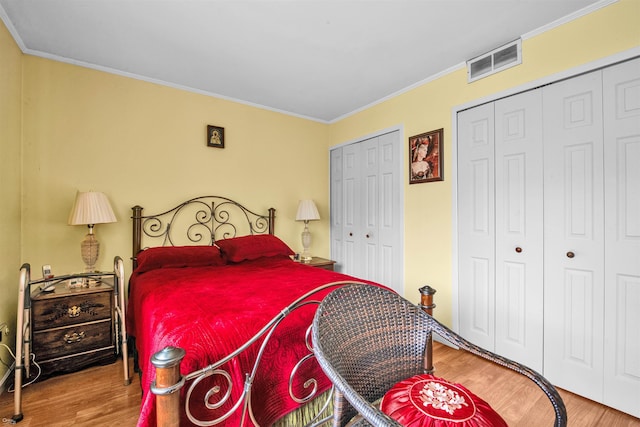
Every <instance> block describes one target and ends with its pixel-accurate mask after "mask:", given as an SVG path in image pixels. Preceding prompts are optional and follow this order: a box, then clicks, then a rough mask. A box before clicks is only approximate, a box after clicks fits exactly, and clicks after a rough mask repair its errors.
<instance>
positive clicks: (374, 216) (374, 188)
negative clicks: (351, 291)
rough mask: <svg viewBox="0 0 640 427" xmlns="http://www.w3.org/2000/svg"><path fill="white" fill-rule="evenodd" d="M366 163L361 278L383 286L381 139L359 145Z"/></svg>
mask: <svg viewBox="0 0 640 427" xmlns="http://www.w3.org/2000/svg"><path fill="white" fill-rule="evenodd" d="M358 146H359V148H360V156H361V162H362V169H361V179H362V187H361V188H362V189H361V191H360V212H361V222H362V229H361V232H360V234H359V235H358V236H357V238H358V239H359V240H360V242H361V247H362V255H363V256H362V257H361V258H362V259H361V262H363V263H364V265H363V268H364V275H361V276H360V277H362V278H365V279H369V280H373V281H375V282H382V280H381V279H382V278H381V274H380V272H381V271H382V268H381V266H380V264H379V257H380V251H379V247H378V227H379V210H380V197H379V193H380V187H379V178H378V169H379V163H380V162H379V157H380V153H379V149H378V138H377V137H376V138H371V139H368V140H366V141H363V142H361V143H359V144H358Z"/></svg>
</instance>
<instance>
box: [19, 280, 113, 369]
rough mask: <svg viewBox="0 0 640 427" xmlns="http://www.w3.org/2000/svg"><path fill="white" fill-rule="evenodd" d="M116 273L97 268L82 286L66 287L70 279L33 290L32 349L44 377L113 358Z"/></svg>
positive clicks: (107, 361)
mask: <svg viewBox="0 0 640 427" xmlns="http://www.w3.org/2000/svg"><path fill="white" fill-rule="evenodd" d="M69 277H71V278H73V276H69ZM114 277H115V274H114V273H104V274H102V273H101V274H100V275H99V276H93V277H90V278H89V277H85V278H83V280H85V283H86V284H87V285H88V286H86V287H77V288H71V289H70V288H69V283H70V279H69V280H64V281H61V282H59V283H57V284H56V285H55V286H53V287H52V289H53V291H49V292H44V291H42V290H41V288H40V286H38V287H36V289H35V290H34V291H33V292H32V294H31V325H32V334H31V339H32V351H33V353H34V354H35V360H36V362H37V363H38V364H39V365H40V367H41V369H42V374H41V375H42V376H43V377H48V376H50V375H52V374H54V373H61V372H73V371H77V370H79V369H81V368H83V367H85V366H88V365H93V364H99V363H112V362H114V361H115V360H116V334H115V327H116V325H115V322H116V316H115V313H116V312H115V307H114ZM54 280H55V279H54Z"/></svg>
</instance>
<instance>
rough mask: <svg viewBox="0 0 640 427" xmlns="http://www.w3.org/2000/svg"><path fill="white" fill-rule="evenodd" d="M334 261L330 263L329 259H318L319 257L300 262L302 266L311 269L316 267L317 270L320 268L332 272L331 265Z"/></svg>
mask: <svg viewBox="0 0 640 427" xmlns="http://www.w3.org/2000/svg"><path fill="white" fill-rule="evenodd" d="M335 263H336V262H335V261H332V260H330V259H325V258H320V257H315V256H314V257H313V258H311V261H306V262H305V261H302V264H308V265H310V266H312V267H318V268H322V269H324V270H329V271H333V265H334V264H335Z"/></svg>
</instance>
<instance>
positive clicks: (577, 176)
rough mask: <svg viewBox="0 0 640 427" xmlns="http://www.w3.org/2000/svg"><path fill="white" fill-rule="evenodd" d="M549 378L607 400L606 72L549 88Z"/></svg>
mask: <svg viewBox="0 0 640 427" xmlns="http://www.w3.org/2000/svg"><path fill="white" fill-rule="evenodd" d="M543 111H544V118H543V120H544V204H545V208H544V210H545V216H544V224H545V225H544V227H545V233H544V238H545V248H544V253H545V254H544V265H545V272H544V312H545V314H544V318H545V325H544V354H545V357H544V374H545V376H546V377H547V378H548V379H549V380H550V381H551V382H552V383H553V384H555V385H557V386H559V387H561V388H564V389H567V390H570V391H573V392H575V393H578V394H580V395H582V396H585V397H588V398H590V399H593V400H597V401H602V381H603V380H602V378H603V332H604V331H603V324H604V322H603V310H602V308H603V301H604V238H603V235H604V209H603V184H604V183H603V160H602V155H603V128H602V83H601V72H599V71H598V72H593V73H590V74H586V75H584V76H580V77H575V78H572V79H570V80H566V81H563V82H559V83H555V84H553V85H550V86H547V87H545V88H544V89H543Z"/></svg>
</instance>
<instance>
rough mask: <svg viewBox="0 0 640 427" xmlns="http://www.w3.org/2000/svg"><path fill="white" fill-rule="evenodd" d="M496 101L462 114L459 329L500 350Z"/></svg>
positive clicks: (459, 185)
mask: <svg viewBox="0 0 640 427" xmlns="http://www.w3.org/2000/svg"><path fill="white" fill-rule="evenodd" d="M493 141H494V110H493V104H487V105H483V106H480V107H477V108H474V109H471V110H467V111H462V112H460V113H458V238H459V243H458V248H459V253H458V278H459V285H458V293H459V295H460V298H459V310H458V312H459V324H460V333H461V334H462V335H463V336H464V337H465V338H467V339H469V340H470V341H472V342H474V343H476V344H477V345H480V346H481V347H484V348H486V349H489V350H495V303H494V301H495V299H494V295H495V235H494V221H495V208H494V143H493Z"/></svg>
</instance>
